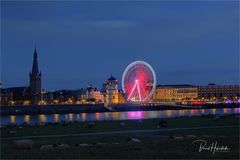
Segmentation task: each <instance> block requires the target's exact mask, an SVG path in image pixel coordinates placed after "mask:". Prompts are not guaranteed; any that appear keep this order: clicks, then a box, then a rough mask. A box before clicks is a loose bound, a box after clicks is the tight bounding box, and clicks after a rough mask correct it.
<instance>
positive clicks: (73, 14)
mask: <svg viewBox="0 0 240 160" xmlns="http://www.w3.org/2000/svg"><path fill="white" fill-rule="evenodd" d="M184 3H186V5H187V7H183V5H180V4H179V3H177V2H171V5H170V3H166V2H151V3H147V4H146V3H144V2H134V3H133V2H131V3H130V2H123V3H120V2H116V3H113V2H101V3H94V5H92V4H91V3H87V2H64V3H63V2H21V3H17V2H1V9H2V10H1V13H2V14H1V21H2V25H1V32H2V44H1V45H2V47H1V53H2V54H1V60H2V61H1V62H2V69H1V76H2V78H1V81H2V83H3V87H4V88H7V87H15V86H28V85H29V79H28V78H29V77H28V74H29V71H30V70H31V65H32V57H33V53H34V44H35V43H36V45H37V50H38V57H39V68H40V70H41V71H42V86H43V88H44V89H45V90H57V89H79V88H84V87H85V86H87V84H88V83H92V84H93V85H94V86H96V87H97V88H100V87H101V85H102V83H105V82H106V79H107V78H109V76H110V74H113V75H114V76H115V77H116V78H117V79H118V81H119V82H121V77H122V74H123V71H124V69H125V68H126V67H127V65H128V64H130V63H131V62H133V61H135V60H143V61H146V62H148V63H149V64H151V66H152V67H153V69H154V70H155V72H156V77H157V84H193V85H207V84H208V83H217V84H238V83H239V76H238V75H239V54H238V52H239V48H238V42H239V40H238V34H236V33H239V31H238V27H239V24H238V14H237V12H238V3H237V2H184ZM119 4H121V5H119ZM118 5H119V6H118ZM181 7H183V9H182V8H181ZM173 9H174V11H173ZM63 10H65V12H64V13H63V12H62V11H63ZM193 10H194V12H193ZM43 11H44V12H43ZM143 11H145V12H146V13H145V12H144V13H143ZM110 12H111V13H112V14H111V15H109V13H110ZM29 13H31V15H29ZM59 13H61V14H60V15H59ZM191 13H194V18H192V17H191V16H190V14H191ZM120 14H121V15H120ZM235 14H236V15H235ZM234 15H235V16H234ZM165 16H166V17H168V18H165ZM180 22H181V23H180ZM176 24H177V26H176ZM192 25H194V26H192ZM15 26H18V27H15ZM172 31H174V33H173V32H172ZM28 33H29V34H28ZM140 33H141V35H140ZM119 87H121V83H119Z"/></svg>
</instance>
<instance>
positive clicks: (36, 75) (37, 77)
mask: <svg viewBox="0 0 240 160" xmlns="http://www.w3.org/2000/svg"><path fill="white" fill-rule="evenodd" d="M37 56H38V55H37V49H36V48H35V51H34V56H33V65H32V71H31V72H30V73H29V77H30V97H31V100H32V102H33V103H34V104H37V103H38V102H39V101H40V100H41V90H42V88H41V72H40V71H39V68H38V58H37Z"/></svg>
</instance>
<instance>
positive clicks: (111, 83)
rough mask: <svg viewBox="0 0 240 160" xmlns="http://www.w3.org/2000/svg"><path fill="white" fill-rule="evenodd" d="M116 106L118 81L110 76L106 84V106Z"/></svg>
mask: <svg viewBox="0 0 240 160" xmlns="http://www.w3.org/2000/svg"><path fill="white" fill-rule="evenodd" d="M112 104H118V81H117V79H116V78H114V77H113V76H112V75H111V77H110V78H109V79H107V83H106V105H112Z"/></svg>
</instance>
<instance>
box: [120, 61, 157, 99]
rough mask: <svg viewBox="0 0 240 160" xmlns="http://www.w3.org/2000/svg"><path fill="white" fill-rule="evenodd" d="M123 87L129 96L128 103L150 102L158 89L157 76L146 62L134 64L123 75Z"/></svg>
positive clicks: (135, 62)
mask: <svg viewBox="0 0 240 160" xmlns="http://www.w3.org/2000/svg"><path fill="white" fill-rule="evenodd" d="M122 87H123V91H124V93H126V95H127V101H132V102H143V101H146V100H149V98H150V97H151V96H152V95H153V93H154V91H155V88H156V75H155V72H154V70H153V68H152V67H151V66H150V65H149V64H148V63H146V62H144V61H134V62H132V63H131V64H129V65H128V66H127V68H126V69H125V71H124V73H123V76H122Z"/></svg>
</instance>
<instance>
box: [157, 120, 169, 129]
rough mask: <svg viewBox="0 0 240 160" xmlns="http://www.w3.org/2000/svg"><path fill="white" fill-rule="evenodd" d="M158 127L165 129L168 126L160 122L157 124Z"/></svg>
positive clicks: (164, 122)
mask: <svg viewBox="0 0 240 160" xmlns="http://www.w3.org/2000/svg"><path fill="white" fill-rule="evenodd" d="M158 126H159V127H164V128H166V127H167V126H168V124H167V122H166V121H160V122H159V124H158Z"/></svg>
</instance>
